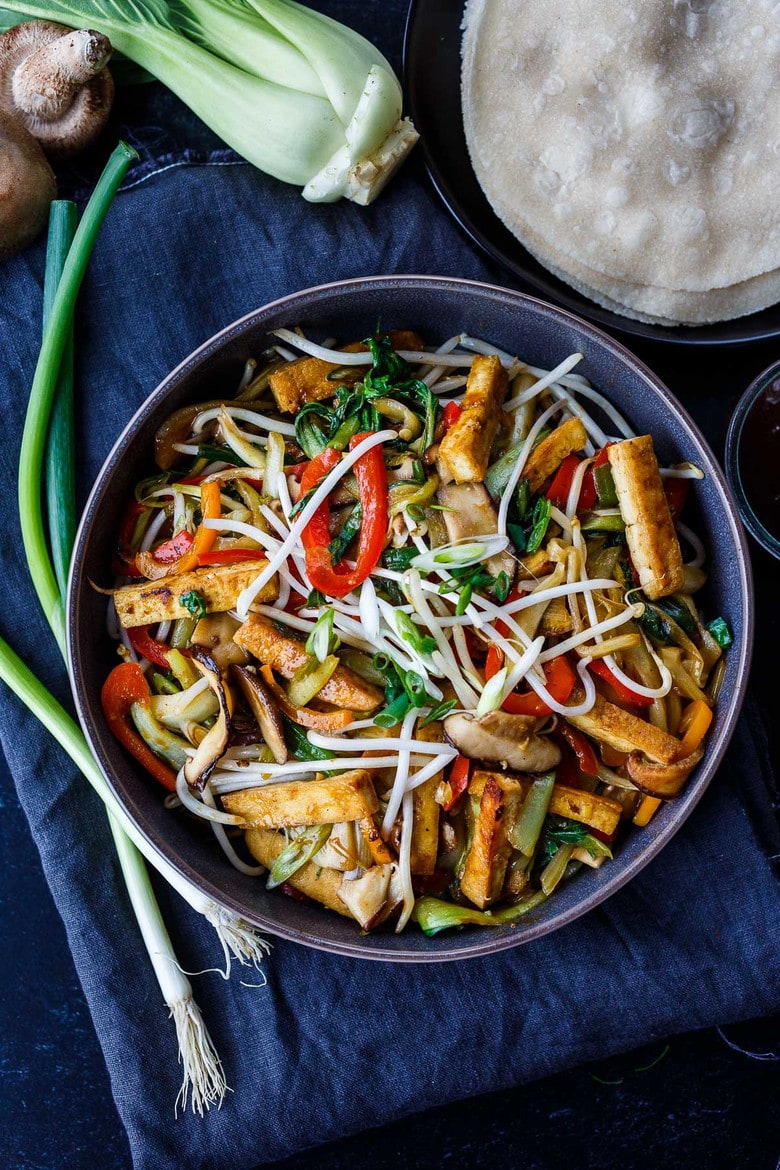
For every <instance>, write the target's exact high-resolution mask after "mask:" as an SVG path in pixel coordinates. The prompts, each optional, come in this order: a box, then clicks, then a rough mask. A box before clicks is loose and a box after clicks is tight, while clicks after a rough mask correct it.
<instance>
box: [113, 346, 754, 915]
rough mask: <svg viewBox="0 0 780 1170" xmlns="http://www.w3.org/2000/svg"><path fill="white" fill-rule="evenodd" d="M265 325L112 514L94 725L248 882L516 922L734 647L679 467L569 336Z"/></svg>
mask: <svg viewBox="0 0 780 1170" xmlns="http://www.w3.org/2000/svg"><path fill="white" fill-rule="evenodd" d="M271 342H272V344H271V346H270V348H269V349H268V350H267V351H266V352H265V353H263V354H262V355H258V358H257V360H252V361H250V362H249V363H247V367H246V369H245V371H244V375H243V377H242V379H241V381H240V384H239V385H237V386H230V387H227V388H226V394H227V397H226V398H225V399H224V400H216V401H210V402H202V403H198V404H194V405H192V406H185V407H183V408H182V409H180V410H178V411H176V413H175V414H173V415H172V416H171V417H170V418H169V419H168V420H167V422H166V423H165V424H164V425H163V426H162V427H161V428H160V430H159V431H158V433H157V436H156V440H155V459H156V464H157V470H156V472H155V474H154V475H152V476H151V477H150V478H147V479H145V480H144V481H143V482H141V483H139V484H138V485H137V487H136V491H135V497H134V498H133V499H131V500H129V501H128V502H127V506H126V508H125V511H124V514H123V519H122V522H121V526H120V530H119V534H118V540H117V547H116V551H115V556H114V562H113V565H112V570H113V573H114V575H115V580H114V585H113V588H112V589H111V590H110V596H111V604H110V612H109V626H110V628H111V632H112V634H113V635H114V637H115V638H116V639H117V650H118V655H119V658H120V659H121V661H120V662H119V663H118V664H117V665H116V666H115V668H114V669H113V670H112V671H111V673H110V674H109V676H108V678H107V679H106V682H105V684H104V687H103V692H102V699H103V708H104V711H105V714H106V718H107V720H108V723H109V725H110V727H111V729H112V730H113V732H114V734H115V735H116V736H117V738H118V739H119V740H120V742H121V743H122V745H123V746H124V748H125V749H126V750H127V751H128V752H129V753H130V755H131V756H132V757H134V758H135V759H136V760H137V761H138V762H139V763H140V764H141V765H143V767H144V768H145V769H146V770H147V771H148V772H149V773H150V774H151V776H153V777H154V778H155V779H156V780H157V781H159V782H160V783H161V784H162V785H163V786H164V788H165V789H167V790H168V795H167V796H166V797H165V800H166V803H167V805H168V806H169V807H170V809H171V810H172V814H171V815H178V816H183V815H187V816H192V815H194V816H196V817H200V818H203V820H204V822H205V823H206V825H207V826H210V828H211V829H212V830H213V832H214V834H215V836H216V838H217V841H218V842H219V844H220V845H221V847H222V849H224V851H225V854H226V855H227V857H228V858H229V860H230V861H231V862H232V863H233V864H234V865H235V866H237V867H238V868H239V869H240V870H241V871H242V872H244V873H247V874H252V875H256V876H258V877H259V878H260V879H261V881H263V882H264V883H265V885H266V886H267V888H269V889H274V888H277V887H278V889H279V891H280V894H282V895H284V894H287V895H289V896H291V897H294V898H298V899H301V900H312V901H314V902H317V903H321V904H322V905H323V906H325V907H328V908H329V909H330V910H331V911H335V912H336V913H338V914H341V915H344V916H346V917H348V918H351V919H353V920H355V921H356V922H357V923H358V924H359V926H360V928H362V929H363V930H366V931H367V930H375V929H378V928H384V929H386V930H387V929H389V930H395V931H401V930H403V929H404V928H405V927H406V926H407V924H408V923H409V921H410V919H411V920H412V921H413V922H416V923H418V924H419V926H420V927H421V928H422V929H423V930H424V931H425V932H426V933H428V934H435V933H436V932H437V931H439V930H442V929H445V928H448V927H458V926H463V925H465V924H474V925H482V926H488V925H497V924H502V923H510V922H514V921H515V920H517V919H519V918H520V917H521V916H522V915H523V914H525V913H527V912H528V911H530V910H533V909H534V908H535V907H538V906H539V905H540V904H541V903H542V902H543V901H544V900H545V899H546V898H548V897H550V896H551V895H552V894H553V892H554V890H555V889H556V888H557V886H558V885H559V883H561V882H565V881H567V880H568V879H569V878H570V877H571V876H572V875H573V874H574V873H575V872H576V871H577V870H579V869H581V867H583V866H588V867H591V868H592V869H598V868H599V867H601V866H602V865H603V864H607V865H609V861H610V859H611V858H612V855H613V851H614V850H615V849H616V848H619V844H620V839H621V836H624V835H625V834H626V833H629V832H633V831H635V830H634V829H633V828H632V826H640V827H641V826H645V825H647V823H648V822H649V821H650V819H651V817H652V816H653V815H654V814H655V813H656V811H657V809H658V808H659V806H661V805H662V803H663V802H664V801H668V800H673V799H674V798H675V797H677V796H679V795H680V793H681V792H682V791H683V789H684V787H685V784H686V781H687V779H688V777H689V775H690V774H691V772H692V771H693V770H694V769H695V768H696V766H697V764H698V763H699V762H700V761H701V759H702V756H703V754H704V751H705V745H706V739H707V733H708V729H709V727H710V723H711V721H712V714H713V706H714V704H715V702H716V699H717V695H718V691H719V688H720V686H721V683H722V680H723V676H724V671H725V659H724V653H723V652H724V649H726V648H727V646H728V645H729V643H730V641H731V634H730V631H729V628H728V625H727V623H726V620H725V619H724V617H722V616H720V615H716V614H709V615H706V616H704V615H703V614H702V613H700V611H699V606H698V604H697V594H698V591H699V590H700V589H701V588H702V586H703V585H704V583H705V580H706V572H705V564H704V561H705V553H704V549H703V547H702V544H701V541H700V540H699V538H698V536H697V535H696V533H695V532H694V531H692V530H691V529H690V528H689V527H688V526H687V525H686V524H685V523H684V522H683V521H682V520H681V519H680V516H681V513H682V512H683V508H684V506H685V502H686V497H687V495H688V493H689V489H691V487H692V481H694V480H697V479H701V478H702V473H701V471H700V470H699V469H698V468H696V467H694V466H692V465H691V464H680V465H677V466H673V467H664V466H661V467H659V464H658V461H657V458H656V453H655V451H654V448H653V438H652V436H651V435H647V434H645V435H635V434H634V433H633V431H632V429H631V426H630V424H629V423H628V422H627V421H626V420H625V419H624V418H623V417H621V415H620V414H619V413H618V411H617V410H616V409H615V408H614V407H613V406H612V405H611V403H610V402H609V401H607V399H606V398H605V397H604V396H603V395H602V394H601V393H600V392H599V391H598V390H597V389H595V388H594V387H592V386H591V385H590V383H589V382H588V381H587V380H586V378H585V376H584V375H583V374H582V373H581V372H580V370H579V369H578V368H577V367H578V366H579V363H580V361H581V355H580V354H572V355H570V356H568V357H565V360H563V361H561V362H560V364H559V365H558V366H557V367H556V368H555V369H553V370H550V371H546V370H542V369H538V368H536V367H532V366H529V365H528V364H526V363H525V362H524V361H522V360H521V358H519V357H516V356H514V355H513V354H510V353H505V352H503V351H500V350H498V349H496V348H495V346H493V345H491V344H489V343H488V342H486V341H483V340H480V339H477V338H474V337H470V336H466V335H459V336H456V337H452V338H450V339H449V340H447V341H445V342H444V343H443V344H441V345H438V346H432V345H431V344H430V343H429V341H428V340H427V339H424V338H421V337H420V336H418V335H417V334H416V333H414V332H411V331H408V330H399V331H397V332H390V333H379V332H378V333H376V335H374V336H372V337H370V338H367V339H365V340H352V339H346V342H345V340H343V339H338V340H333V339H329V340H327V341H326V342H325V343H324V344H322V345H319V344H315V343H314V342H313V341H311V340H310V339H309V338H307V337H306V336H304V335H303V333H302V332H300V331H293V330H287V329H279V330H277V331H276V333H275V334H274V335H273V337H272V338H271ZM694 490H695V489H694Z"/></svg>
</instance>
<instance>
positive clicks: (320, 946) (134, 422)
mask: <svg viewBox="0 0 780 1170" xmlns="http://www.w3.org/2000/svg"><path fill="white" fill-rule="evenodd" d="M369 289H370V290H380V291H381V290H387V292H388V295H392V292H393V291H394V290H399V289H405V290H416V291H420V292H423V291H425V292H432V291H433V292H437V291H438V292H448V291H449V292H456V293H460V294H463V295H466V294H472V295H476V296H478V297H484V298H486V299H495V298H499V299H507V298H508V299H509V300H510V301H514V302H522V303H527V304H530V305H531V306H532V307H533V309H534V310H535V311H536V312H538V313H540V314H541V315H542V316H543V317H546V318H547V319H548V320H555V321H559V322H560V321H563V322H564V323H566V322H568V323H570V324H572V325H573V326H575V327H576V328H577V329H578V330H580V331H583V332H585V333H586V334H587V335H588V336H589V338H590V339H591V340H593V341H595V342H596V343H597V344H598V345H599V346H601V347H606V349H607V350H610V351H612V353H613V354H614V356H615V357H617V358H618V359H619V360H620V361H621V362H622V363H623V364H624V365H625V366H628V367H629V368H630V369H631V371H632V372H633V373H634V374H635V375H637V376H638V377H639V378H640V380H641V381H643V382H644V383H645V384H646V385H648V387H649V388H650V389H651V390H652V392H653V393H654V394H655V396H656V397H657V398H660V399H661V401H662V402H663V404H664V406H665V407H666V409H667V411H669V412H670V413H671V414H672V416H673V417H674V418H675V419H676V420H677V421H678V422H680V423H682V424H683V428H684V429H685V430H687V432H688V436H689V437H690V438H691V439H692V440H693V442H694V444H695V445H696V446H697V447H698V449H699V454H700V455H701V456H703V459H702V462H703V464H704V469H705V473H706V475H707V476H708V477H710V478H711V479H712V481H713V483H714V485H715V487H716V489H717V491H718V493H719V495H720V496H721V501H722V503H723V504H724V514H725V516H726V519H727V522H728V525H729V533H730V536H731V540H732V543H733V547H734V551H735V554H736V559H737V570H738V575H739V580H740V601H741V606H742V613H743V621H744V630H743V635H742V637H741V638H740V640H739V642H738V644H737V646H736V651H737V653H736V655H735V659H736V661H735V662H734V668H733V669H734V679H735V683H734V701H733V702H732V704H731V705H730V708H729V710H728V711H726V712H724V713H723V716H724V720H723V724H722V726H721V727H720V728H719V730H718V734H717V736H716V738H715V741H714V742H713V743H712V744H711V745H710V750H709V752H708V753H707V756H706V757H705V760H704V763H703V769H702V772H701V774H700V775H697V777H696V779H695V781H694V783H693V785H691V786H689V788H687V789H686V790H685V792H684V793H683V795H682V796H681V797H680V798H679V799H677V800H675V801H674V815H673V816H672V817H670V818H669V820H668V822H667V824H666V825H664V826H662V827H661V828H659V829H658V830H657V832H656V835H655V836H654V837H653V838H652V839H651V840H649V841H648V843H647V846H646V848H644V849H643V850H641V851H640V852H639V853H638V854H637V856H635V857H634V858H633V859H631V860H628V861H624V864H623V865H621V866H619V867H616V871H615V873H614V874H610V875H609V876H607V877H606V879H605V880H604V881H603V883H602V882H599V883H593V885H592V886H591V889H590V890H589V891H587V892H586V893H585V895H584V897H582V898H581V899H580V900H578V901H577V903H576V905H574V906H572V907H569V908H568V909H567V910H565V911H559V912H557V913H556V912H554V913H553V914H552V915H551V916H550V917H549V918H545V919H544V920H543V921H539V920H534V919H533V917H532V916H529V917H528V918H524V919H521V920H520V923H519V929H502V928H498V929H496V930H495V931H493V930H491V931H485V932H482V931H479V930H478V928H476V927H474V928H473V930H474V932H475V933H474V938H475V940H476V941H475V943H474V945H473V946H463V945H461V946H460V947H454V946H451V945H450V944H449V942H448V940H449V939H450V937H451V936H450V935H449V934H446V935H443V936H441V935H439V936H436V939H435V942H436V944H440V945H436V949H435V950H425V951H419V950H414V949H404V948H403V947H402V946H401V947H395V948H393V949H389V948H384V947H383V946H382V945H381V943H379V944H376V943H374V945H372V947H371V949H366V948H364V947H363V946H361V935H360V934H359V933H358V932H357V930H356V931H355V939H354V942H352V941H351V940H350V941H344V942H342V941H340V940H334V939H330V938H321V937H318V936H316V935H313V934H311V933H310V932H308V931H306V930H302V929H300V928H298V927H287V926H286V925H284V924H280V923H278V922H276V921H273V920H269V919H267V918H266V917H265V916H264V915H263V914H262V913H258V912H256V911H254V910H253V909H252V908H248V907H247V906H246V905H245V904H244V903H243V902H241V901H239V900H238V899H236V898H234V897H233V896H232V895H231V894H230V893H227V892H225V891H224V890H223V889H220V888H219V887H218V886H216V885H215V884H214V883H212V882H211V881H209V880H208V879H206V878H204V877H203V876H202V875H201V874H199V873H198V871H197V870H196V869H195V868H193V867H192V866H191V865H189V864H188V863H187V862H186V861H182V858H181V857H180V855H179V854H178V853H177V852H176V851H175V850H173V849H171V848H168V849H166V847H165V841H164V840H159V839H158V837H157V835H156V834H155V833H152V832H150V831H149V830H148V829H147V827H146V826H145V825H144V824H142V823H138V822H137V821H135V819H134V818H132V817H130V819H131V820H132V821H133V824H134V825H135V827H136V830H137V832H138V833H140V835H141V836H142V837H143V838H144V840H145V841H146V842H147V843H148V845H149V846H150V847H151V848H152V849H153V851H154V852H155V853H156V854H157V855H158V856H159V857H161V858H162V859H163V861H164V862H166V863H167V864H170V865H172V866H173V867H174V868H175V869H176V870H177V871H178V872H179V873H180V874H181V875H182V876H183V877H184V878H185V879H187V880H188V881H190V882H192V883H193V884H194V885H196V886H197V888H198V889H199V890H200V891H201V892H203V893H204V894H205V895H206V896H207V897H208V898H210V899H212V900H213V901H214V902H215V903H216V904H217V905H218V906H221V907H223V908H225V909H227V910H228V911H230V912H232V913H233V914H236V915H238V916H239V917H241V918H243V919H244V920H247V921H249V922H250V923H251V924H252V925H254V926H256V927H257V928H258V929H260V930H263V931H266V932H268V933H269V934H271V935H273V936H275V937H279V938H284V939H286V940H288V941H292V942H296V943H299V944H301V945H305V946H308V947H311V948H313V949H315V950H322V951H326V952H328V953H331V954H339V955H343V956H347V957H351V958H361V959H369V960H374V961H377V962H414V963H425V962H446V961H457V960H462V959H466V958H480V957H484V956H486V955H489V954H493V953H496V952H499V951H503V950H507V949H509V948H512V947H516V946H518V945H521V944H523V943H526V942H531V941H533V940H534V939H536V938H539V937H542V936H543V935H545V934H550V933H552V932H553V931H555V930H557V929H560V927H562V926H565V925H567V924H568V923H569V922H572V921H574V920H576V919H578V918H580V917H582V916H583V915H584V914H586V913H588V912H589V911H590V910H592V909H594V908H595V907H596V906H598V905H600V904H601V903H602V902H604V901H605V900H606V899H607V898H609V897H611V896H612V894H614V893H616V892H617V890H619V889H620V888H622V887H623V886H624V885H626V884H627V883H628V882H630V881H631V880H632V879H633V878H634V877H635V876H636V875H637V874H638V873H639V872H640V871H641V870H642V869H644V867H645V866H646V865H647V864H649V862H650V861H652V860H653V858H654V857H656V856H657V854H658V853H660V851H661V850H662V849H663V848H664V847H665V846H666V844H667V843H668V842H669V840H670V839H671V838H672V837H673V836H674V835H675V834H676V833H677V832H678V830H679V829H680V828H681V826H682V825H683V824H684V822H685V821H686V820H687V819H688V817H689V815H690V813H691V812H692V811H693V809H694V808H695V807H696V805H697V804H698V802H699V800H700V799H701V797H702V796H703V795H704V792H705V791H706V789H707V788H708V787H709V784H710V782H711V781H712V778H713V776H714V775H715V773H716V771H717V770H718V767H719V765H720V764H721V761H722V759H723V756H724V754H725V752H726V749H727V747H728V744H729V742H730V740H731V737H732V735H733V733H734V729H735V727H736V722H737V719H738V716H739V712H740V709H741V706H742V703H743V700H744V697H745V692H746V688H747V681H748V675H749V669H750V662H751V657H752V649H753V633H754V621H755V615H754V608H755V605H754V597H753V575H752V569H751V563H750V556H749V550H748V544H747V539H746V536H745V532H744V529H743V527H742V524H741V523H740V520H739V515H738V511H737V508H736V506H733V505H734V498H733V494H732V491H731V488H730V485H729V483H728V480H727V478H726V476H725V474H724V472H723V470H722V469H721V467H720V465H719V463H718V461H717V460H716V458H715V455H714V453H713V452H712V451H711V449H710V447H709V444H708V443H707V441H706V439H705V438H704V435H703V434H702V432H701V430H700V429H699V427H698V425H697V424H696V422H695V421H694V420H693V419H692V418H691V416H690V415H689V414H688V411H687V410H686V409H685V407H684V406H683V405H682V404H681V403H680V402H679V401H678V400H677V399H676V398H675V397H674V395H673V394H672V392H671V391H670V390H669V389H668V388H667V387H666V386H665V385H664V383H663V382H662V381H661V380H660V378H659V377H658V376H657V375H656V374H654V373H653V371H652V370H651V369H650V368H649V367H648V366H647V365H646V364H645V363H644V362H643V361H642V360H641V359H640V358H638V357H637V356H636V355H635V354H633V353H632V352H631V351H630V350H629V349H627V348H626V346H625V345H623V344H622V343H621V342H620V341H617V340H616V339H615V338H614V337H612V336H611V335H609V334H607V333H605V332H604V331H603V330H601V329H599V328H598V326H596V325H594V324H593V323H592V322H590V321H588V320H586V319H584V318H581V317H578V316H577V315H576V314H575V313H573V312H571V311H570V310H568V309H563V308H560V307H559V306H557V305H554V304H550V303H549V302H546V301H544V300H542V299H540V298H538V297H535V296H532V295H531V294H528V293H524V292H521V291H519V290H517V289H512V288H505V287H503V286H501V285H497V284H491V283H487V282H482V281H476V280H471V279H465V278H462V277H448V276H427V275H424V274H392V275H379V276H362V277H352V278H349V279H346V280H339V281H333V282H328V283H325V284H319V285H313V286H312V287H310V288H306V289H299V290H297V291H295V292H292V293H288V294H285V295H284V296H282V297H277V298H275V299H274V300H272V301H269V302H267V303H266V304H264V305H261V306H260V307H258V308H256V309H252V310H250V311H249V312H248V313H245V314H244V315H243V316H241V317H239V318H237V319H236V320H234V321H232V322H230V323H229V324H227V325H226V326H224V327H223V328H222V329H220V330H218V331H217V332H216V333H214V334H213V335H212V336H211V337H209V338H208V339H207V340H206V341H204V342H202V343H201V344H200V345H199V346H197V347H196V348H195V349H194V350H192V352H191V353H189V354H188V355H187V356H186V357H185V358H183V359H182V361H181V362H179V363H178V364H177V365H176V366H175V367H174V368H173V369H172V370H170V372H169V373H168V374H166V376H165V377H164V378H163V379H162V380H161V381H160V382H159V383H158V385H157V386H156V387H155V388H154V390H153V391H152V392H151V393H150V394H149V395H148V396H147V398H146V399H145V400H144V401H143V402H142V403H141V405H140V406H139V407H138V409H137V410H136V411H135V412H134V413H133V415H132V417H131V418H130V419H129V421H128V422H127V424H126V425H125V426H124V427H123V429H122V431H121V433H120V435H119V436H118V437H117V439H116V441H115V443H114V444H113V446H112V447H111V450H110V451H109V453H108V455H107V456H106V458H105V460H104V462H103V464H102V466H101V468H100V471H99V472H98V474H97V476H96V478H95V482H94V484H93V485H92V488H91V490H90V493H89V496H88V499H87V502H86V504H85V506H84V509H83V512H82V515H81V519H80V522H79V527H78V531H77V534H76V540H75V543H74V555H73V558H72V561H71V567H70V573H69V577H68V591H67V605H66V641H67V651H68V671H69V677H70V683H71V690H72V694H73V700H74V704H75V707H76V712H77V716H78V719H79V722H80V724H81V727H82V730H83V732H84V734H85V736H86V739H87V742H88V743H89V745H90V749H91V751H92V752H93V754H94V756H95V758H96V760H97V761H98V764H99V766H100V768H101V771H102V772H103V774H104V776H105V778H106V781H107V783H108V785H109V787H110V788H111V791H112V792H113V794H114V796H115V797H116V798H117V799H118V801H119V803H120V804H122V806H123V811H126V810H124V804H123V801H122V794H121V790H120V789H118V786H117V784H116V783H115V781H114V779H113V777H112V774H111V768H110V766H109V765H108V764H107V762H106V761H105V760H104V759H103V756H102V753H101V751H100V750H99V747H98V746H97V740H96V736H95V735H94V734H93V730H94V724H93V720H92V717H91V714H90V711H89V708H88V706H87V703H86V696H85V694H83V691H84V690H85V689H86V688H83V687H82V685H81V682H82V677H83V676H82V671H81V665H80V655H79V647H78V644H77V642H76V629H77V626H78V594H79V586H80V585H81V574H80V570H79V566H80V565H81V562H82V560H83V553H84V545H85V542H86V541H87V538H88V535H89V529H90V528H91V524H92V517H93V513H94V511H95V507H96V504H97V502H98V501H99V499H100V498H101V497H102V494H103V492H104V490H105V484H106V481H107V480H110V474H111V470H112V468H113V466H114V464H115V462H116V460H117V456H118V455H119V453H120V452H121V451H122V450H124V449H125V448H126V446H127V439H128V437H130V436H131V435H132V433H133V432H134V431H135V430H136V429H137V428H138V427H139V426H140V425H141V424H142V423H143V421H144V420H145V418H146V417H147V415H148V414H149V413H150V412H152V411H153V410H154V409H155V408H156V407H157V406H158V405H159V404H160V403H161V402H162V401H163V400H164V398H165V397H166V396H167V395H168V394H169V393H170V391H171V390H172V389H173V388H174V387H175V386H176V385H177V384H178V383H179V381H180V380H181V379H182V378H183V377H184V376H185V375H186V374H187V373H188V372H189V371H191V370H192V369H193V368H194V367H197V366H198V365H199V364H201V362H202V361H203V360H204V358H206V357H207V356H208V355H210V354H212V353H216V352H217V351H218V350H219V349H221V348H223V347H224V346H226V345H227V344H228V343H229V342H230V341H231V340H232V339H233V338H234V337H235V336H237V335H239V334H241V333H243V332H244V331H245V330H246V329H247V328H249V327H251V326H252V325H253V324H256V323H257V324H259V323H260V322H261V321H262V319H263V318H268V317H271V316H272V315H274V314H276V313H278V312H279V311H281V310H285V309H287V308H288V307H289V308H290V309H294V307H295V306H296V305H297V304H299V303H301V302H305V303H306V306H307V312H308V313H309V314H310V315H314V314H315V313H316V301H317V300H329V299H330V298H332V297H333V296H334V295H336V296H338V295H342V294H349V293H350V292H354V291H358V290H369ZM732 653H733V649H732ZM128 815H129V814H128ZM619 859H620V854H618V855H617V858H616V860H619ZM323 913H325V911H324V910H323ZM371 937H372V940H377V939H378V938H379V937H380V936H378V935H374V936H371ZM392 937H394V938H402V937H403V936H398V935H394V936H392ZM432 941H433V940H432Z"/></svg>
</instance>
